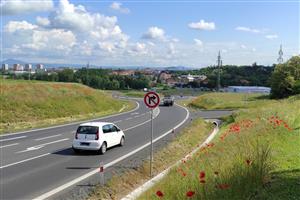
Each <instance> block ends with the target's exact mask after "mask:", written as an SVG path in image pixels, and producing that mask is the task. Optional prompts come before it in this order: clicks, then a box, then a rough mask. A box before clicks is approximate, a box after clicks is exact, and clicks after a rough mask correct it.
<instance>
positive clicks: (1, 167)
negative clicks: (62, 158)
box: [0, 153, 50, 169]
mask: <svg viewBox="0 0 300 200" xmlns="http://www.w3.org/2000/svg"><path fill="white" fill-rule="evenodd" d="M47 155H50V153H45V154H42V155H39V156H35V157H32V158H28V159H25V160H21V161H19V162H15V163H11V164H8V165H4V166H0V169H3V168H6V167H10V166H13V165H16V164H20V163H23V162H27V161H29V160H34V159H37V158H41V157H44V156H47Z"/></svg>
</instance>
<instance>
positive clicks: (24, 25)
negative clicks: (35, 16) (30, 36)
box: [4, 21, 37, 33]
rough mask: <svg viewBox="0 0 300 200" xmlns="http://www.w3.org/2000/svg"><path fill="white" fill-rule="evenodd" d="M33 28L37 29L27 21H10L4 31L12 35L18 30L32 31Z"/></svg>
mask: <svg viewBox="0 0 300 200" xmlns="http://www.w3.org/2000/svg"><path fill="white" fill-rule="evenodd" d="M35 28H37V26H36V25H33V24H30V23H28V22H27V21H10V22H8V23H7V24H6V25H5V27H4V30H5V31H6V32H10V33H13V32H16V31H18V30H33V29H35Z"/></svg>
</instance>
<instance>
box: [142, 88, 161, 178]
mask: <svg viewBox="0 0 300 200" xmlns="http://www.w3.org/2000/svg"><path fill="white" fill-rule="evenodd" d="M159 100H160V99H159V96H158V94H157V93H155V92H148V93H147V94H146V95H145V97H144V102H145V104H146V106H148V107H149V108H150V109H151V111H150V113H151V141H150V143H151V149H150V177H152V163H153V109H154V108H156V107H157V106H158V105H159Z"/></svg>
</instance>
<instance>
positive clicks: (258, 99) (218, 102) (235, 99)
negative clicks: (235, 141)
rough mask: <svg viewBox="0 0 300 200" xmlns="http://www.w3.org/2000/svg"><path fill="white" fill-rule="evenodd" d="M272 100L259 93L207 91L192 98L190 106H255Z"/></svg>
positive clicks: (220, 107) (231, 107) (226, 107)
mask: <svg viewBox="0 0 300 200" xmlns="http://www.w3.org/2000/svg"><path fill="white" fill-rule="evenodd" d="M272 102H275V100H274V101H271V100H269V99H268V97H267V96H262V95H260V94H238V93H208V94H204V95H201V96H199V97H198V98H196V99H194V100H193V101H192V102H191V103H190V106H193V107H196V108H201V109H237V108H250V107H257V106H259V105H261V104H266V103H267V104H270V103H272Z"/></svg>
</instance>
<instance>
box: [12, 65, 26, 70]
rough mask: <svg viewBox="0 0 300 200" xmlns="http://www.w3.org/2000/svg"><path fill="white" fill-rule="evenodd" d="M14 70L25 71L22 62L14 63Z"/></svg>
mask: <svg viewBox="0 0 300 200" xmlns="http://www.w3.org/2000/svg"><path fill="white" fill-rule="evenodd" d="M13 70H14V71H24V66H23V65H20V64H14V66H13Z"/></svg>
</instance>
